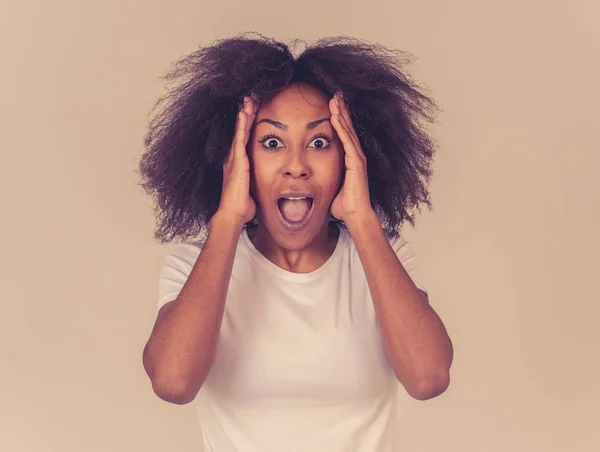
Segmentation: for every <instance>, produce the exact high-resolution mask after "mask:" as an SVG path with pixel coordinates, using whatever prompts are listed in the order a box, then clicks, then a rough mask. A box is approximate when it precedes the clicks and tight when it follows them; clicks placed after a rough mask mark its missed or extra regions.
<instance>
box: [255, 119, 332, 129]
mask: <svg viewBox="0 0 600 452" xmlns="http://www.w3.org/2000/svg"><path fill="white" fill-rule="evenodd" d="M325 121H329V118H323V119H318V120H317V121H313V122H309V123H308V124H306V128H307V129H314V128H315V127H317V126H318V125H319V124H321V123H322V122H325ZM262 122H268V123H269V124H271V125H273V126H275V127H277V128H278V129H281V130H287V128H288V126H287V124H284V123H282V122H279V121H274V120H272V119H268V118H264V119H261V120H260V121H258V122H257V123H256V124H255V125H259V124H260V123H262Z"/></svg>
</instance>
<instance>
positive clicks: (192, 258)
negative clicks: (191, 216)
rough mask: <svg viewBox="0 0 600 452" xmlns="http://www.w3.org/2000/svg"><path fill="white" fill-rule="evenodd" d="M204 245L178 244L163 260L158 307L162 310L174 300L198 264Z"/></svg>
mask: <svg viewBox="0 0 600 452" xmlns="http://www.w3.org/2000/svg"><path fill="white" fill-rule="evenodd" d="M201 250H202V243H200V242H194V243H177V244H175V245H174V247H173V250H172V251H171V252H170V253H168V254H167V255H166V256H165V258H164V259H163V263H162V267H161V269H160V274H159V277H158V306H157V310H160V308H162V307H163V306H164V305H165V304H166V303H168V302H169V301H172V300H174V299H175V298H177V295H179V292H181V289H182V288H183V285H184V284H185V282H186V281H187V279H188V276H189V275H190V273H191V272H192V268H193V267H194V265H195V264H196V260H197V259H198V256H200V251H201Z"/></svg>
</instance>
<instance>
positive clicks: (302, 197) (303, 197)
mask: <svg viewBox="0 0 600 452" xmlns="http://www.w3.org/2000/svg"><path fill="white" fill-rule="evenodd" d="M284 199H290V200H292V201H297V200H299V199H306V196H298V197H297V198H292V197H287V198H284Z"/></svg>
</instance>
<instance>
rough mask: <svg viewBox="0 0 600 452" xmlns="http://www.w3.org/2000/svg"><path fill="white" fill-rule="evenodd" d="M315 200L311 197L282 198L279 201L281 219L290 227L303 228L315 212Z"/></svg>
mask: <svg viewBox="0 0 600 452" xmlns="http://www.w3.org/2000/svg"><path fill="white" fill-rule="evenodd" d="M313 205H314V199H313V198H312V197H310V196H282V197H280V198H279V199H278V200H277V207H278V210H279V215H280V217H281V219H282V220H283V221H284V222H285V223H287V224H288V225H290V226H302V225H303V224H304V223H305V222H306V221H307V220H308V218H309V217H310V214H311V213H312V211H313Z"/></svg>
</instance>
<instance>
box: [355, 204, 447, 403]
mask: <svg viewBox="0 0 600 452" xmlns="http://www.w3.org/2000/svg"><path fill="white" fill-rule="evenodd" d="M347 226H348V230H349V231H350V233H351V235H352V237H353V239H354V241H355V243H356V248H357V250H358V255H359V257H360V260H361V263H362V266H363V268H364V270H365V275H366V278H367V283H368V285H369V290H370V292H371V297H372V299H373V304H374V307H375V314H376V318H377V322H378V323H379V327H380V329H381V334H382V336H383V343H384V348H385V352H386V355H387V358H388V361H389V362H390V364H391V366H392V368H393V369H394V372H395V374H396V377H397V378H398V380H399V381H400V382H401V383H402V385H403V386H404V387H405V388H406V390H407V392H408V394H409V395H410V396H412V397H413V398H415V399H418V400H426V399H430V398H433V397H436V396H438V395H439V394H441V393H443V392H444V391H445V390H446V388H447V387H448V385H449V382H450V375H449V371H450V366H451V364H452V358H453V348H452V342H451V341H450V338H449V337H448V334H447V333H446V329H445V327H444V324H443V323H442V321H441V320H440V318H439V317H438V315H437V314H436V313H435V311H434V310H433V309H432V308H431V306H430V305H429V301H428V299H427V296H426V295H425V293H423V292H422V291H420V290H419V289H417V287H416V286H415V285H414V283H413V281H412V280H411V278H410V276H409V275H408V273H407V272H406V270H405V269H404V267H403V266H402V264H401V263H400V261H399V259H398V257H397V256H396V253H395V252H394V250H393V249H392V247H391V246H390V243H389V241H388V239H387V237H386V236H385V233H384V232H383V230H382V228H381V224H380V222H379V219H378V218H377V216H376V214H375V212H373V213H372V214H371V215H362V216H359V217H357V219H356V220H355V221H353V222H352V221H351V222H350V223H349V224H348V223H347Z"/></svg>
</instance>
